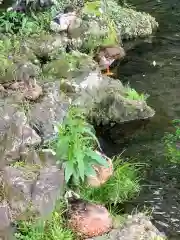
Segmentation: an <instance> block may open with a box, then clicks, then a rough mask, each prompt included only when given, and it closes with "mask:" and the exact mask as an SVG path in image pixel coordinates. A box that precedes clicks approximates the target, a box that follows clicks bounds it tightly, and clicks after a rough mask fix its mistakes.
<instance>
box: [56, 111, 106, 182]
mask: <svg viewBox="0 0 180 240" xmlns="http://www.w3.org/2000/svg"><path fill="white" fill-rule="evenodd" d="M97 145H99V143H98V140H97V138H96V136H95V134H94V132H93V128H92V126H90V125H89V124H87V122H86V121H85V118H84V117H83V113H82V112H80V110H78V109H77V108H71V109H70V111H69V113H68V115H67V117H66V119H65V120H64V121H63V124H62V125H59V126H58V139H57V142H56V144H55V151H56V153H57V157H58V159H59V161H58V162H59V163H61V162H62V161H63V166H64V168H65V180H66V182H67V183H68V182H69V181H70V180H71V179H72V181H73V183H74V184H75V185H77V184H79V183H80V182H84V180H85V177H86V176H89V175H95V171H94V169H93V167H92V165H93V164H100V165H104V166H108V165H107V162H106V160H105V159H104V158H103V157H101V156H100V155H99V154H97V153H96V152H95V151H94V149H95V146H97Z"/></svg>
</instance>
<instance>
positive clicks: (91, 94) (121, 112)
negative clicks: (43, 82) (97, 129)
mask: <svg viewBox="0 0 180 240" xmlns="http://www.w3.org/2000/svg"><path fill="white" fill-rule="evenodd" d="M71 82H72V85H76V93H75V94H74V95H73V100H74V101H73V104H75V105H78V106H81V107H83V108H84V109H85V112H86V114H87V117H88V118H89V120H90V121H91V122H92V123H96V125H99V124H101V123H102V124H103V125H109V124H111V123H113V124H114V123H125V122H129V121H133V120H140V119H148V118H151V117H153V116H154V114H155V111H154V110H153V109H152V108H151V107H149V106H148V105H147V103H146V101H145V100H143V99H139V100H132V99H130V98H128V95H127V91H128V89H127V88H126V87H124V86H123V85H122V83H121V82H120V81H119V80H115V79H111V78H109V77H106V76H102V74H101V72H100V71H99V70H98V69H97V70H94V71H91V72H87V73H84V74H82V75H80V76H79V77H77V78H74V79H72V80H71ZM71 95H72V94H71Z"/></svg>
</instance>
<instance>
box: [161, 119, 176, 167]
mask: <svg viewBox="0 0 180 240" xmlns="http://www.w3.org/2000/svg"><path fill="white" fill-rule="evenodd" d="M173 125H174V127H175V131H174V133H166V134H165V137H164V139H163V141H164V145H165V155H166V157H167V159H168V160H169V161H171V162H172V163H180V120H179V119H178V120H174V121H173Z"/></svg>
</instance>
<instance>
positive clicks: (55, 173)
mask: <svg viewBox="0 0 180 240" xmlns="http://www.w3.org/2000/svg"><path fill="white" fill-rule="evenodd" d="M63 190H64V170H60V169H58V168H57V167H56V166H51V167H45V168H44V169H42V170H41V171H40V173H39V176H38V179H37V182H36V184H35V185H34V187H33V193H32V204H33V206H34V208H35V210H36V211H37V212H38V213H39V214H40V215H41V216H46V215H48V214H49V213H51V212H52V211H53V209H54V207H55V204H56V201H57V200H58V199H59V198H60V197H62V195H63V192H64V191H63Z"/></svg>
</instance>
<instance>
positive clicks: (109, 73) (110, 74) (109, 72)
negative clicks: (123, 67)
mask: <svg viewBox="0 0 180 240" xmlns="http://www.w3.org/2000/svg"><path fill="white" fill-rule="evenodd" d="M106 70H107V72H106V73H104V75H106V76H112V75H114V73H112V72H111V71H110V70H109V66H107V67H106Z"/></svg>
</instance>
